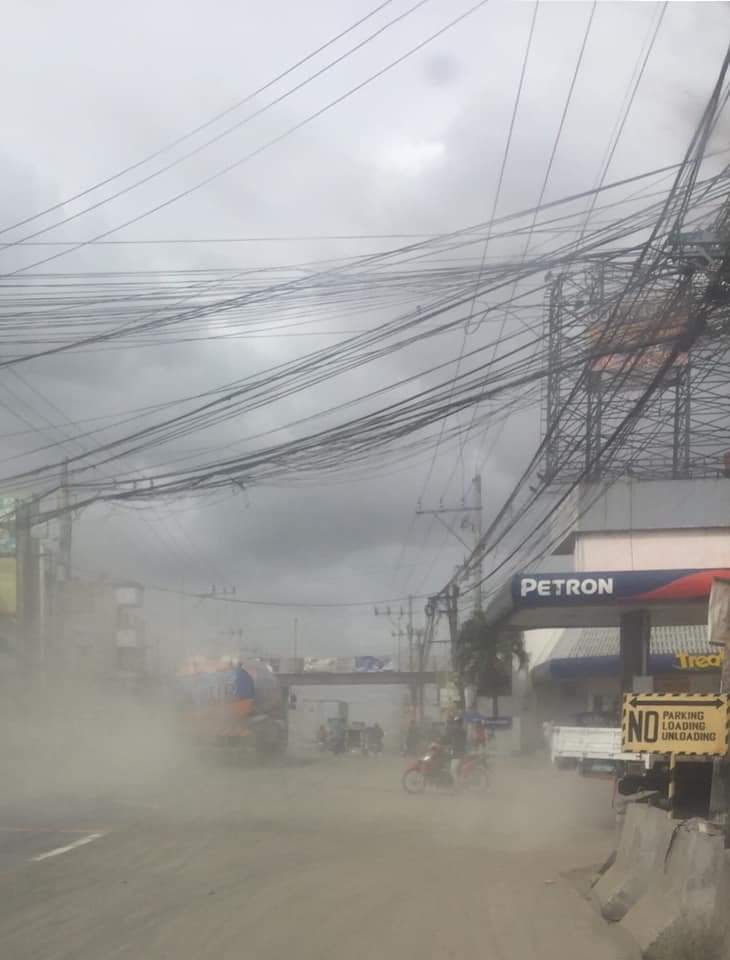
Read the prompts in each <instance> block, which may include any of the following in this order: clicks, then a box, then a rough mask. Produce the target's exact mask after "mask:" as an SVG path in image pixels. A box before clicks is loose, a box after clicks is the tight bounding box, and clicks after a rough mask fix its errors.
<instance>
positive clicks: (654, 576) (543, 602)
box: [512, 568, 730, 607]
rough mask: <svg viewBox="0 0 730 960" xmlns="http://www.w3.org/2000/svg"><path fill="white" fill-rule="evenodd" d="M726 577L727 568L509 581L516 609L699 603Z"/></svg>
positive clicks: (565, 575)
mask: <svg viewBox="0 0 730 960" xmlns="http://www.w3.org/2000/svg"><path fill="white" fill-rule="evenodd" d="M728 576H730V570H728V569H726V568H723V569H721V570H719V569H708V570H612V571H607V572H600V573H594V572H591V573H587V572H584V573H520V574H517V575H516V576H514V577H513V578H512V600H513V601H514V604H515V606H516V607H546V606H561V605H568V606H570V605H575V606H583V605H584V604H590V603H600V604H603V603H606V602H607V601H608V602H611V601H616V602H617V603H636V602H642V603H643V602H649V603H651V602H665V601H673V600H676V601H683V600H684V601H686V600H701V599H704V598H707V597H709V595H710V589H711V588H712V581H713V580H714V579H715V577H728Z"/></svg>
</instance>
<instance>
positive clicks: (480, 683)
mask: <svg viewBox="0 0 730 960" xmlns="http://www.w3.org/2000/svg"><path fill="white" fill-rule="evenodd" d="M451 659H452V662H453V664H454V670H455V671H456V674H457V677H458V682H459V687H460V693H461V694H462V698H463V691H464V687H466V686H470V685H472V686H475V687H476V688H477V691H478V692H480V693H481V694H482V695H486V696H491V698H492V713H493V716H495V717H496V716H497V713H498V701H497V697H498V696H499V695H500V694H504V693H506V692H508V691H509V683H510V679H511V677H512V664H513V662H514V660H515V659H516V660H517V664H518V669H520V670H524V669H525V668H526V667H527V664H528V661H529V656H528V654H527V651H526V650H525V644H524V640H523V637H522V632H521V631H519V630H510V629H499V628H497V627H495V626H494V625H493V624H489V623H487V618H486V617H485V616H484V613H483V612H482V611H481V610H478V611H475V613H474V614H472V616H471V617H470V618H469V619H468V620H466V621H465V622H464V623H463V624H462V625H461V627H460V628H459V632H458V634H457V637H456V642H455V643H454V644H452V649H451Z"/></svg>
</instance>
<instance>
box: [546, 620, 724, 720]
mask: <svg viewBox="0 0 730 960" xmlns="http://www.w3.org/2000/svg"><path fill="white" fill-rule="evenodd" d="M721 664H722V654H721V653H718V651H717V650H716V649H714V648H712V647H710V646H709V645H708V643H707V631H706V628H705V627H703V626H676V627H669V626H667V627H654V628H653V629H652V631H651V649H650V655H649V674H650V676H651V677H652V686H653V689H654V690H655V691H661V692H667V693H684V692H689V693H704V692H708V691H714V690H717V689H719V683H720V668H721ZM530 679H531V686H532V694H533V698H534V700H533V702H534V708H535V713H536V717H537V720H538V722H540V723H541V722H544V721H550V722H552V723H555V724H563V725H585V726H604V725H605V726H616V725H617V723H618V720H619V716H620V704H621V683H620V661H619V631H618V629H617V628H612V627H588V628H576V629H568V630H564V631H562V632H561V633H560V635H559V636H558V637H557V639H556V641H555V643H554V645H553V646H552V649H550V650H549V651H545V652H543V655H542V657H541V662H539V663H537V664H536V665H535V666H534V667H533V668H532V669H531V671H530Z"/></svg>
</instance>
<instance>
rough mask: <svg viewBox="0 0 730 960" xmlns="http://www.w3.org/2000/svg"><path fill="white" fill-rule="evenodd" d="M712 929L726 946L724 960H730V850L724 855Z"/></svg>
mask: <svg viewBox="0 0 730 960" xmlns="http://www.w3.org/2000/svg"><path fill="white" fill-rule="evenodd" d="M712 927H713V929H714V930H715V932H716V934H717V935H718V937H719V939H720V941H721V942H722V944H723V946H724V953H722V954H721V956H722V958H723V960H730V850H725V851H724V852H723V855H722V864H721V866H720V879H719V881H718V884H717V892H716V894H715V908H714V910H713V916H712Z"/></svg>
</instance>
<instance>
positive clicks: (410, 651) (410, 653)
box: [407, 595, 413, 673]
mask: <svg viewBox="0 0 730 960" xmlns="http://www.w3.org/2000/svg"><path fill="white" fill-rule="evenodd" d="M407 630H408V672H409V673H413V596H412V595H409V596H408V627H407Z"/></svg>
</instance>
